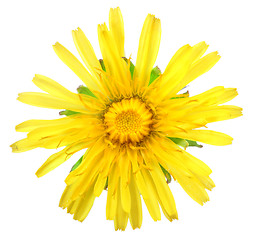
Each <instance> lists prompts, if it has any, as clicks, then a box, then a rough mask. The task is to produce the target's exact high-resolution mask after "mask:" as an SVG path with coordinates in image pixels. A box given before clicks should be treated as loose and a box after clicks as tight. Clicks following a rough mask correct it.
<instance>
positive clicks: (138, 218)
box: [129, 173, 142, 229]
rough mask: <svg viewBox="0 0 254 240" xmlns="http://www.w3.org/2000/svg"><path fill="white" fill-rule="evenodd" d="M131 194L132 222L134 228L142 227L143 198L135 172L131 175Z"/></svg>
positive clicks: (130, 215) (130, 216)
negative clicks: (136, 181)
mask: <svg viewBox="0 0 254 240" xmlns="http://www.w3.org/2000/svg"><path fill="white" fill-rule="evenodd" d="M129 187H130V195H131V209H130V214H129V218H130V223H131V226H132V228H133V229H135V228H140V227H141V225H142V205H141V198H140V194H139V191H138V188H137V185H136V183H135V179H134V176H133V174H132V173H131V177H130V185H129Z"/></svg>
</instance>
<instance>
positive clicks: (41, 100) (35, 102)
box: [17, 92, 88, 113]
mask: <svg viewBox="0 0 254 240" xmlns="http://www.w3.org/2000/svg"><path fill="white" fill-rule="evenodd" d="M17 99H18V100H19V101H20V102H23V103H26V104H29V105H32V106H37V107H42V108H52V109H68V110H72V111H76V112H82V113H88V111H87V109H86V108H85V107H84V106H83V105H82V103H81V102H80V105H78V104H74V103H71V102H69V101H66V100H63V99H60V98H57V97H54V96H51V95H49V94H45V93H36V92H25V93H20V94H19V96H18V98H17Z"/></svg>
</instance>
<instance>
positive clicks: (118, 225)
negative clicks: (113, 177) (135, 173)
mask: <svg viewBox="0 0 254 240" xmlns="http://www.w3.org/2000/svg"><path fill="white" fill-rule="evenodd" d="M120 191H121V190H120V184H119V185H118V189H117V192H116V195H117V199H116V201H117V206H116V215H115V219H114V225H115V230H116V231H117V230H122V231H124V230H125V228H126V226H127V222H128V213H126V212H125V211H124V210H123V207H122V204H121V203H122V200H121V193H120Z"/></svg>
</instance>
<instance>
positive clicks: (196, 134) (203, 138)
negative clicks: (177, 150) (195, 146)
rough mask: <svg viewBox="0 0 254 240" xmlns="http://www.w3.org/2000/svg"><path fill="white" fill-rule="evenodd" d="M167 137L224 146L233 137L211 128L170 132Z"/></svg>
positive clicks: (230, 141) (229, 142)
mask: <svg viewBox="0 0 254 240" xmlns="http://www.w3.org/2000/svg"><path fill="white" fill-rule="evenodd" d="M168 136H169V137H176V138H183V139H188V140H193V141H198V142H203V143H206V144H211V145H215V146H224V145H228V144H231V143H232V140H233V138H232V137H230V136H228V135H227V134H225V133H220V132H216V131H212V130H186V131H184V132H172V133H169V134H168Z"/></svg>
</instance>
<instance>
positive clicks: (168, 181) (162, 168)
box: [160, 165, 171, 183]
mask: <svg viewBox="0 0 254 240" xmlns="http://www.w3.org/2000/svg"><path fill="white" fill-rule="evenodd" d="M160 167H161V170H162V172H163V173H164V175H165V177H166V179H167V183H170V182H171V175H170V173H169V172H168V171H167V170H166V169H165V168H164V167H162V166H161V165H160Z"/></svg>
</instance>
